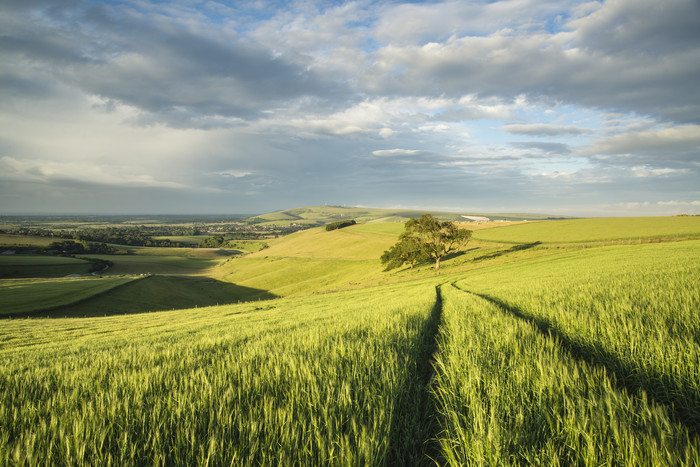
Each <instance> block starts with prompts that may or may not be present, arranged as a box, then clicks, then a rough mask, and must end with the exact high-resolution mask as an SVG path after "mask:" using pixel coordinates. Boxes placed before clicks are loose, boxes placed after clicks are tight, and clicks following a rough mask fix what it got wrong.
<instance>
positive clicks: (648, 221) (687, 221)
mask: <svg viewBox="0 0 700 467" xmlns="http://www.w3.org/2000/svg"><path fill="white" fill-rule="evenodd" d="M684 236H687V237H693V238H700V216H678V217H619V218H594V219H567V220H557V221H545V222H534V223H525V224H519V225H517V226H507V227H497V228H493V229H487V230H480V231H479V232H477V233H475V234H474V237H475V238H477V239H480V240H486V241H493V242H506V243H526V242H535V241H540V242H547V243H566V242H598V241H607V240H629V239H662V238H668V237H684Z"/></svg>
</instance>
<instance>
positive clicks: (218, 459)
mask: <svg viewBox="0 0 700 467" xmlns="http://www.w3.org/2000/svg"><path fill="white" fill-rule="evenodd" d="M679 219H680V220H679ZM688 219H689V218H680V217H679V218H660V219H645V220H644V221H643V222H641V221H639V220H635V219H623V220H614V219H607V220H593V219H582V220H575V221H574V220H561V221H546V222H537V223H530V222H528V223H525V224H516V225H510V226H507V227H500V226H499V227H494V228H490V229H484V230H480V231H479V235H482V234H483V235H487V234H488V235H492V234H493V237H490V239H483V240H474V241H473V242H471V243H470V244H469V245H468V247H467V251H465V252H462V253H460V254H458V255H454V256H451V257H449V258H447V259H446V260H445V261H444V263H443V266H444V267H443V268H442V269H441V270H440V271H439V272H436V271H434V270H433V269H432V268H431V266H430V265H421V266H418V267H416V268H414V269H408V268H405V269H401V270H395V271H391V272H388V273H385V272H382V266H381V264H380V263H379V261H378V259H377V257H376V256H374V257H373V255H375V253H376V252H377V251H381V250H382V248H386V246H385V245H391V243H392V242H393V241H395V239H396V237H397V235H398V234H399V233H400V232H401V224H380V223H368V224H358V225H356V226H353V227H350V228H345V229H340V230H337V231H332V232H325V230H323V229H322V228H319V229H312V230H309V231H305V232H299V233H296V234H292V235H289V236H286V237H282V238H279V239H274V240H271V241H270V247H269V248H266V249H264V250H262V251H260V252H258V253H254V254H250V255H246V256H244V257H237V256H231V257H228V258H226V257H219V256H216V255H213V253H212V256H207V257H202V258H195V257H188V256H184V255H185V254H187V253H185V250H183V252H182V254H183V256H160V255H157V254H154V255H140V256H139V255H135V256H128V257H124V258H130V259H128V260H127V261H125V262H124V263H123V266H122V267H128V265H129V261H133V263H132V266H133V268H134V269H136V268H137V266H138V268H141V267H143V266H144V264H147V263H148V262H149V261H152V262H153V264H155V265H159V266H158V267H160V268H162V269H161V271H168V272H167V274H173V273H176V272H175V271H178V270H180V271H181V272H182V276H183V277H171V276H155V277H148V278H145V279H141V280H138V281H135V282H130V283H126V284H125V285H123V286H120V287H117V288H116V289H112V290H111V291H108V292H106V293H102V294H98V295H97V296H95V297H94V298H92V299H87V300H85V301H83V302H81V303H80V304H78V305H76V306H75V307H74V308H73V310H72V311H70V312H67V314H66V315H65V316H76V317H73V318H59V317H58V316H62V315H60V313H58V314H54V315H53V316H54V317H53V318H51V319H35V318H26V319H12V320H3V321H2V326H0V361H1V362H2V363H0V465H22V464H26V465H36V464H39V465H46V464H49V465H51V464H61V465H62V464H70V465H144V464H153V465H192V464H198V465H202V464H204V465H224V464H225V465H290V464H291V465H295V464H296V465H319V464H320V465H347V464H351V465H359V464H362V465H435V464H438V465H513V466H516V465H542V464H544V465H630V466H632V465H635V466H636V465H649V466H651V465H653V466H657V465H660V466H666V465H674V466H675V465H700V287H698V277H700V274H699V273H700V239H695V238H694V237H695V234H693V231H694V229H695V227H693V225H692V223H693V222H697V220H695V219H692V218H690V219H691V220H688ZM594 221H595V222H594ZM604 221H611V224H608V225H604V224H605V222H604ZM657 221H658V222H657ZM640 222H641V223H640ZM560 223H561V224H560ZM570 223H574V224H575V225H576V227H577V229H578V230H572V229H571V227H570V226H569V224H570ZM576 223H578V224H576ZM540 226H545V227H540ZM523 228H527V229H533V230H527V229H526V230H521V229H523ZM538 229H539V230H538ZM640 232H646V234H645V235H647V234H648V236H647V237H644V238H645V239H656V238H659V239H660V240H661V241H659V242H656V241H646V240H645V241H636V240H637V239H639V238H642V237H640V236H639V235H640V234H639V233H640ZM540 234H548V235H549V237H543V236H540ZM634 235H637V236H634ZM475 236H476V232H475ZM611 239H616V242H617V240H622V241H621V242H617V243H619V244H612V245H611V244H609V242H608V241H609V240H611ZM540 242H541V243H540ZM142 252H143V253H149V251H148V250H142ZM107 258H108V259H112V260H113V261H116V260H118V259H119V257H107ZM191 261H194V263H191ZM198 261H201V263H199V262H198ZM155 267H156V266H154V268H155ZM115 270H116V266H115ZM151 272H153V271H151ZM163 274H165V272H164V273H163ZM185 276H189V277H185ZM199 276H202V277H199ZM113 279H117V278H116V277H115V278H113ZM10 282H11V281H10V280H4V281H0V284H3V285H4V284H9V283H10ZM18 283H19V282H18ZM27 287H30V288H28V289H27V291H29V290H32V289H31V287H39V285H38V284H37V285H31V284H29V285H27ZM45 287H47V290H49V289H50V286H49V285H45ZM344 289H352V290H344ZM36 290H39V289H36ZM0 293H2V292H0ZM24 295H25V296H26V295H28V294H26V293H25V294H24ZM20 296H21V295H19V294H18V295H16V297H20ZM275 297H277V298H275ZM279 297H283V298H279ZM169 298H172V299H173V300H174V301H173V302H172V303H171V304H168V303H167V300H168V299H169ZM229 298H234V299H235V300H241V303H237V304H233V303H231V302H228V303H229V304H225V305H224V304H220V305H219V306H210V307H203V306H202V305H207V304H209V305H214V304H215V303H223V302H219V300H227V299H229ZM259 299H263V300H259ZM206 300H210V301H209V302H207V301H206ZM214 300H216V302H214ZM245 300H255V301H249V302H245ZM232 301H233V300H232ZM21 302H22V300H20V299H17V303H21ZM3 303H5V302H3ZM192 303H196V304H198V305H199V306H198V307H197V308H187V309H182V308H185V307H187V306H192V305H191V304H192ZM158 304H161V305H166V304H167V305H168V309H167V311H155V312H154V310H157V309H161V310H162V309H163V308H157V306H158ZM178 306H179V308H180V309H174V310H170V309H169V308H170V307H173V308H177V307H178ZM81 307H82V308H81ZM120 309H121V310H120ZM66 310H67V308H66ZM91 310H109V312H106V313H103V314H106V315H108V316H103V314H100V313H94V314H91ZM83 315H87V316H95V317H93V318H90V317H87V318H82V317H78V316H83Z"/></svg>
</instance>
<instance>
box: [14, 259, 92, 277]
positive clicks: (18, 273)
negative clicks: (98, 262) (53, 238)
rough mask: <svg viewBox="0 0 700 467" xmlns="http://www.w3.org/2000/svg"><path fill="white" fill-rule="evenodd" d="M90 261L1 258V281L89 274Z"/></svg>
mask: <svg viewBox="0 0 700 467" xmlns="http://www.w3.org/2000/svg"><path fill="white" fill-rule="evenodd" d="M90 267H91V264H90V263H89V262H88V261H85V260H82V259H77V258H67V257H61V256H34V255H9V256H5V255H2V256H0V279H4V278H18V277H63V276H67V275H68V274H87V273H88V272H89V270H90Z"/></svg>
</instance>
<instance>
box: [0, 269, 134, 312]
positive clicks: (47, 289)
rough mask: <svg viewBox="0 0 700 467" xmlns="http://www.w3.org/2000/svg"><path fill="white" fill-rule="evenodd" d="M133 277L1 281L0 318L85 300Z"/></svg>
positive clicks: (131, 279)
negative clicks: (0, 305) (0, 303)
mask: <svg viewBox="0 0 700 467" xmlns="http://www.w3.org/2000/svg"><path fill="white" fill-rule="evenodd" d="M134 279H135V278H134V277H105V278H99V277H80V278H60V279H6V280H3V281H0V299H1V300H2V308H1V309H0V316H3V315H15V316H16V315H21V314H24V313H33V312H36V311H39V310H44V309H48V308H55V307H58V306H62V305H67V304H70V303H75V302H78V301H80V300H84V299H86V298H88V297H91V296H94V295H96V294H101V293H104V292H107V291H108V290H110V289H113V288H114V287H118V286H121V285H124V284H126V283H127V282H130V281H133V280H134Z"/></svg>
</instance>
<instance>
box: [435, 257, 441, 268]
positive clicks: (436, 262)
mask: <svg viewBox="0 0 700 467" xmlns="http://www.w3.org/2000/svg"><path fill="white" fill-rule="evenodd" d="M438 269H440V257H439V256H438V257H437V258H435V270H438Z"/></svg>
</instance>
